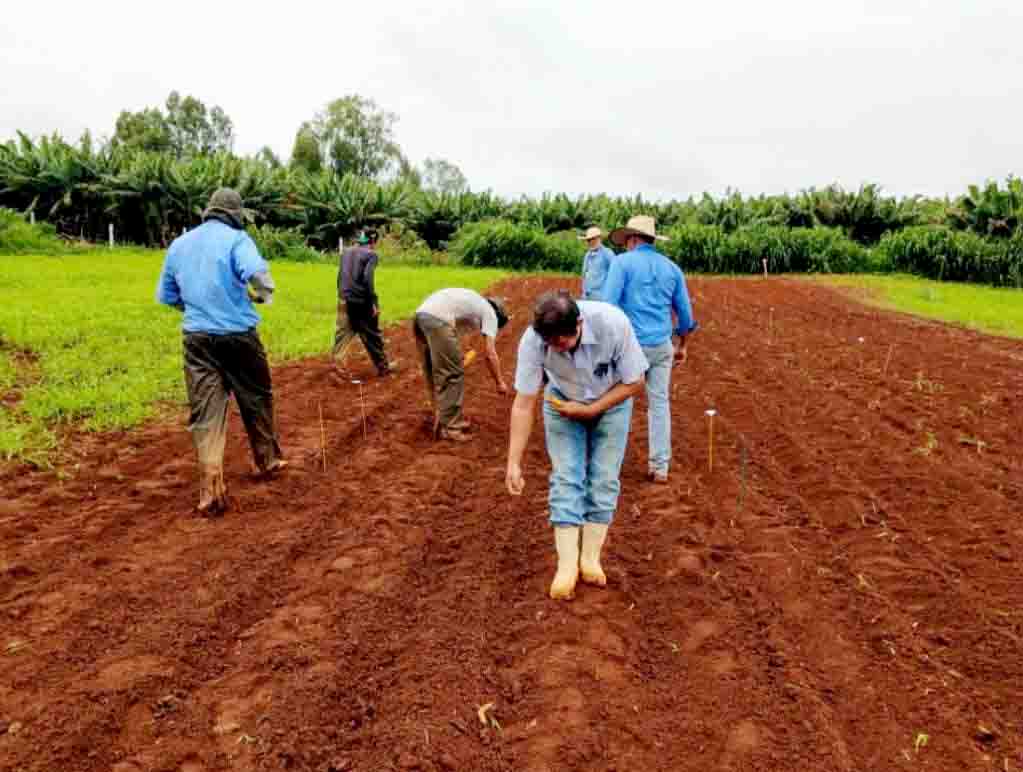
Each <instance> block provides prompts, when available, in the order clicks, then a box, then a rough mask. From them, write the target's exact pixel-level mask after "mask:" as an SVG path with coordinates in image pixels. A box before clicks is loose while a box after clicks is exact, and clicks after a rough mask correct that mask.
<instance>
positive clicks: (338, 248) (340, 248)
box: [337, 237, 345, 254]
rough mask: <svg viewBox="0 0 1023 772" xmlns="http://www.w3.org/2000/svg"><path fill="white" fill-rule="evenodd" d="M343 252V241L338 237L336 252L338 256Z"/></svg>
mask: <svg viewBox="0 0 1023 772" xmlns="http://www.w3.org/2000/svg"><path fill="white" fill-rule="evenodd" d="M344 251H345V240H344V238H342V237H338V240H337V252H338V254H341V253H342V252H344Z"/></svg>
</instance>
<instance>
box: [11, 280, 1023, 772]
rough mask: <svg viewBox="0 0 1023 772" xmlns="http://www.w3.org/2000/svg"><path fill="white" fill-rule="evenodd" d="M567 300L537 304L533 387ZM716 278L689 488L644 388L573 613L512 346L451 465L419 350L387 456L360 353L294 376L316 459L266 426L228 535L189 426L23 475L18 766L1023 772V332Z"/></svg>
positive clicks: (518, 326)
mask: <svg viewBox="0 0 1023 772" xmlns="http://www.w3.org/2000/svg"><path fill="white" fill-rule="evenodd" d="M552 284H557V282H552V281H548V280H528V281H519V282H516V283H514V284H510V285H508V286H507V287H505V290H506V294H508V295H510V296H511V297H512V299H513V302H514V305H515V308H516V316H515V318H514V319H513V320H512V324H511V326H510V328H509V329H508V330H507V331H506V332H505V333H504V334H503V335H502V337H501V339H500V344H499V350H500V352H501V354H502V356H503V357H504V364H505V369H506V371H508V373H509V378H510V371H511V369H512V366H513V364H514V353H515V348H516V344H517V342H518V337H519V334H520V333H521V331H522V329H523V327H524V325H525V323H526V319H527V317H528V310H527V309H528V303H529V301H530V300H531V299H532V298H534V297H535V296H536V295H537V294H538V293H539V292H540V290H541V289H542V288H544V287H547V286H550V285H552ZM691 287H692V290H693V294H694V304H695V307H696V310H697V314H698V317H699V319H700V320H701V322H702V324H703V330H702V331H701V332H700V333H699V334H698V335H697V336H695V337H694V339H693V341H692V346H691V356H690V359H689V362H688V363H687V364H686V365H684V367H683V368H682V369H681V370H679V371H676V376H675V383H674V386H673V393H674V399H673V410H674V432H675V433H674V447H675V454H676V458H675V466H674V469H673V473H672V477H671V482H670V484H669V485H667V486H654V485H652V484H650V483H647V482H646V481H645V480H644V479H643V473H644V472H645V469H646V463H645V453H646V434H647V432H646V426H645V417H646V413H645V406H644V404H643V400H640V401H639V404H638V408H637V411H636V414H635V419H634V426H633V436H632V441H631V444H630V449H629V452H628V456H627V459H626V464H625V471H624V473H623V494H622V498H621V502H620V506H619V512H618V517H617V520H616V522H615V525H614V527H613V528H612V530H611V536H610V539H609V544H608V547H607V549H606V551H605V568H606V569H607V572H608V574H609V586H608V587H607V589H603V590H601V589H596V588H591V587H582V588H581V589H580V591H579V593H578V595H577V598H576V599H575V600H574V601H573V602H571V603H555V602H552V601H550V600H548V599H547V598H546V597H545V591H546V588H547V584H548V582H549V581H550V578H551V575H552V572H553V565H554V550H553V539H552V536H551V533H550V530H549V528H548V526H547V524H546V521H545V515H544V510H545V498H546V487H547V486H546V481H545V475H546V472H547V468H548V467H547V461H546V456H545V452H544V448H543V442H542V432H541V431H539V430H537V431H535V432H534V434H533V437H532V441H531V444H530V448H529V451H528V468H527V470H526V471H527V483H528V488H527V491H526V494H525V495H524V496H523V497H522V498H518V499H516V498H511V497H509V496H507V495H506V494H505V492H504V462H505V452H506V442H507V421H508V409H509V405H510V399H511V398H510V397H501V396H499V395H498V394H497V393H496V392H495V390H494V388H493V385H492V384H491V382H490V380H489V377H488V376H487V374H486V370H485V367H484V363H483V361H482V359H481V358H478V359H477V360H476V362H475V363H474V364H473V365H472V366H471V367H470V375H469V379H468V388H467V413H468V415H469V416H470V418H471V419H472V420H474V422H475V423H476V426H477V428H476V437H475V438H474V439H473V441H472V442H470V443H469V444H467V445H463V446H457V445H443V444H442V445H438V444H433V443H432V442H431V441H430V439H429V437H428V431H427V428H426V423H425V420H426V418H427V414H426V409H425V407H424V398H425V392H424V389H423V386H422V382H421V380H420V376H419V374H418V372H417V371H416V368H415V353H414V347H413V345H412V342H411V338H410V336H409V333H408V329H407V327H405V326H402V327H396V328H393V329H392V330H391V331H390V332H389V334H388V339H389V345H390V347H391V349H392V351H395V352H396V353H398V355H399V356H400V357H401V358H402V359H403V362H404V364H405V368H404V370H403V372H402V373H401V374H400V375H398V376H396V377H393V378H391V379H387V380H377V379H375V378H373V377H371V376H370V373H371V370H370V368H369V366H368V362H360V363H359V365H358V367H359V368H360V372H362V373H363V376H364V377H365V379H366V382H365V385H364V390H365V404H366V413H367V417H368V422H367V424H368V425H367V429H368V437H364V436H363V426H362V419H361V412H360V409H359V404H358V393H359V392H358V388H357V387H356V386H354V385H352V384H351V383H347V382H346V383H341V384H339V383H337V382H335V381H334V380H333V379H332V377H331V372H330V368H329V367H328V365H327V363H326V361H325V360H309V361H305V362H298V363H293V364H289V365H286V366H283V367H280V368H278V369H277V370H276V371H275V374H274V377H275V386H276V390H277V394H278V408H277V410H278V416H279V420H280V426H281V430H282V439H283V445H284V448H285V450H286V452H287V453H288V455H289V457H290V459H291V460H292V461H293V467H292V469H290V470H289V471H288V472H287V473H286V474H285V475H284V476H282V477H280V478H279V479H277V480H274V481H269V482H266V481H258V480H255V479H252V478H251V477H250V461H249V452H248V448H247V446H246V444H245V441H244V436H243V434H242V432H241V431H240V427H239V425H238V421H237V417H234V418H233V419H232V421H233V425H232V429H231V436H230V441H229V443H230V446H229V451H228V453H229V463H228V475H227V478H228V486H229V492H230V494H231V495H232V497H233V499H234V504H235V507H234V509H233V510H232V511H231V512H229V513H228V514H227V515H226V516H225V517H223V518H222V519H217V520H206V519H202V518H199V517H197V516H196V515H195V514H193V513H192V511H191V507H192V505H193V504H194V502H195V496H196V492H195V475H196V470H195V465H194V462H193V458H192V453H191V447H190V444H189V438H188V435H187V433H186V431H185V429H184V426H183V423H173V424H162V425H151V426H148V427H146V428H145V429H143V430H140V431H138V432H134V433H130V434H127V435H123V436H116V437H105V438H101V439H100V440H95V439H89V438H81V439H79V440H78V443H79V444H78V445H77V449H78V461H77V463H78V466H77V468H74V467H68V468H66V470H65V471H66V472H73V474H72V475H71V476H70V477H67V476H65V477H64V478H63V479H62V478H61V477H59V476H57V475H54V474H53V473H43V472H30V471H28V470H24V469H21V470H7V471H6V472H5V473H4V476H3V477H0V485H2V490H3V494H4V496H3V501H2V502H0V544H2V552H0V631H2V633H0V720H2V722H3V723H0V769H4V770H38V771H40V772H44V771H45V772H56V771H58V770H61V771H62V770H69V771H70V770H116V772H138V771H140V770H174V771H180V772H200V771H201V770H228V769H230V770H262V769H293V770H318V771H319V772H327V770H360V771H361V770H365V771H367V772H370V771H376V770H392V769H419V770H452V769H457V770H480V771H491V772H498V771H502V772H504V771H507V772H511V771H512V770H531V771H534V770H535V771H536V772H539V771H540V770H557V771H561V770H601V771H605V772H607V771H610V770H618V772H629V771H631V770H637V771H638V770H693V771H694V772H695V771H697V770H699V771H700V772H706V771H707V770H771V771H772V772H781V771H784V770H801V771H803V770H829V771H832V770H849V771H853V770H856V771H859V770H902V769H905V770H910V769H912V770H921V769H930V770H1020V769H1023V714H1021V707H1023V608H1021V605H1020V600H1021V597H1023V593H1021V590H1023V578H1021V573H1020V558H1021V555H1023V550H1021V547H1023V518H1021V511H1023V453H1021V450H1020V440H1021V435H1023V418H1021V411H1020V398H1021V396H1023V375H1021V373H1023V344H1021V343H1019V342H1013V341H1008V340H1002V339H997V338H990V337H984V336H982V335H979V334H975V333H972V332H968V331H965V330H962V329H957V328H951V327H946V326H941V325H937V324H932V323H926V322H921V321H919V320H915V319H912V318H909V317H903V316H898V315H894V314H889V313H884V312H880V311H876V310H873V309H869V308H867V307H864V306H860V305H857V304H856V303H854V302H853V301H851V300H849V299H847V298H845V297H844V296H842V295H840V294H837V293H835V292H833V291H831V290H829V289H826V288H823V287H820V286H816V285H813V284H810V283H801V282H794V281H785V280H774V279H772V280H769V281H750V280H740V281H731V280H700V279H696V280H693V281H692V282H691ZM771 309H773V311H772V310H771ZM772 318H773V322H772ZM860 338H862V339H863V340H862V342H861V341H860V340H859V339H860ZM892 345H894V349H891V346H892ZM889 352H891V356H890V362H888V366H887V371H886V372H884V370H885V364H886V360H888V358H889ZM321 405H322V409H323V421H324V426H325V432H326V436H327V447H326V450H327V471H326V472H324V471H323V469H322V466H321V461H322V459H321V456H320V419H319V407H320V406H321ZM710 407H713V408H715V409H717V411H718V417H717V418H716V419H715V428H714V434H715V466H714V469H713V471H709V470H708V458H707V446H708V419H707V417H706V416H705V414H704V411H705V410H706V409H707V408H710ZM978 441H979V442H981V443H983V444H982V445H978ZM487 703H493V704H494V707H493V708H491V709H489V710H488V712H487V714H486V715H487V717H488V726H487V727H486V728H484V726H483V724H482V723H481V722H480V719H479V717H478V714H477V711H478V709H479V708H480V706H483V705H485V704H487ZM491 718H492V719H493V720H494V721H490V719H491ZM495 721H496V723H494V722H495Z"/></svg>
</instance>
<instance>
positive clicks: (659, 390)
mask: <svg viewBox="0 0 1023 772" xmlns="http://www.w3.org/2000/svg"><path fill="white" fill-rule="evenodd" d="M610 238H611V243H612V244H614V245H615V246H624V247H625V248H626V249H627V250H628V251H627V252H625V253H624V254H621V255H618V256H617V257H616V258H615V259H614V261H612V263H611V268H610V269H609V271H608V275H607V280H606V281H605V282H604V289H603V293H604V300H605V301H607V302H608V303H613V304H614V305H616V306H618V307H619V308H621V309H622V310H623V311H624V312H625V315H626V316H628V317H629V321H630V322H632V326H633V329H635V331H636V337H637V338H638V339H639V344H640V346H642V347H643V353H644V354H645V355H646V358H647V361H648V362H649V363H650V369H649V370H648V371H647V374H646V395H647V427H648V431H649V444H650V450H649V461H648V465H647V476H648V477H649V479H650V480H652V481H653V482H656V483H666V482H667V481H668V468H669V466H670V464H671V406H670V403H669V401H668V397H669V395H670V393H671V368H672V363H673V360H674V361H675V362H684V361H685V358H686V336H688V335H689V333H691V332H693V331H694V330H695V329H696V327H697V325H696V322H695V321H693V309H692V305H691V303H690V301H689V291H688V290H687V288H686V279H685V276H683V275H682V270H681V269H680V268H679V267H678V266H677V265H675V263H673V262H672V261H671V260H669V259H668V258H666V257H665V256H664V255H662V254H661V253H660V252H658V251H657V250H656V249H654V242H655V241H666V240H667V239H666V238H665V237H664V236H659V235H657V226H656V223H655V222H654V218H653V217H649V216H646V215H637V216H635V217H632V218H630V219H629V222H628V224H627V225H626V226H625V227H624V228H617V229H616V230H614V231H612V232H611V236H610ZM673 312H674V315H675V319H676V323H675V324H674V325H673V324H672V313H673ZM673 333H674V335H676V336H678V337H679V338H680V341H679V344H678V347H677V348H676V347H675V346H674V345H673V343H672V334H673Z"/></svg>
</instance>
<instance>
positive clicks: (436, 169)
mask: <svg viewBox="0 0 1023 772" xmlns="http://www.w3.org/2000/svg"><path fill="white" fill-rule="evenodd" d="M423 187H424V188H425V189H426V190H435V191H437V192H438V193H462V192H464V191H465V190H466V189H467V188H468V187H469V183H468V181H467V180H466V179H465V175H464V174H462V170H461V169H459V168H458V167H457V166H455V164H453V163H451V162H450V161H445V160H444V159H443V158H427V159H426V160H425V161H423Z"/></svg>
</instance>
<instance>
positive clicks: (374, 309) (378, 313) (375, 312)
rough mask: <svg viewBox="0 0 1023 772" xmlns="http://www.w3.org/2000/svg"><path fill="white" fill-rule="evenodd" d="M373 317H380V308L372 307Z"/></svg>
mask: <svg viewBox="0 0 1023 772" xmlns="http://www.w3.org/2000/svg"><path fill="white" fill-rule="evenodd" d="M373 316H380V306H373Z"/></svg>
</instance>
